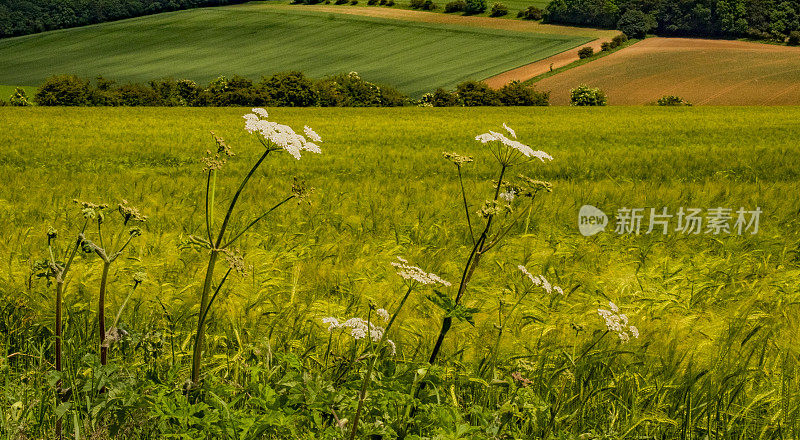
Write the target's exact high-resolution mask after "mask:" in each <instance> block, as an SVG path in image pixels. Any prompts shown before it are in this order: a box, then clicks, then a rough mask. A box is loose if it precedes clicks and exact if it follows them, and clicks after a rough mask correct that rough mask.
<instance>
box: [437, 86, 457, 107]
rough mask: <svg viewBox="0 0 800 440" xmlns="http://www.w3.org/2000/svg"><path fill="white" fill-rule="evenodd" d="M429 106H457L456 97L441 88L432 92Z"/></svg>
mask: <svg viewBox="0 0 800 440" xmlns="http://www.w3.org/2000/svg"><path fill="white" fill-rule="evenodd" d="M431 105H433V106H434V107H453V106H456V105H458V96H456V94H455V93H452V92H450V91H448V90H445V89H443V88H441V87H439V88H438V89H436V90H434V91H433V95H432V96H431Z"/></svg>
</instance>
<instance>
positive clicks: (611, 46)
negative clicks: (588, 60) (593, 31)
mask: <svg viewBox="0 0 800 440" xmlns="http://www.w3.org/2000/svg"><path fill="white" fill-rule="evenodd" d="M615 47H616V46H614V43H612V42H610V41H604V42H603V43H602V44H601V45H600V50H602V51H604V52H608V51H609V50H611V49H614V48H615Z"/></svg>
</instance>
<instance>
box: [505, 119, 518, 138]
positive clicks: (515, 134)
mask: <svg viewBox="0 0 800 440" xmlns="http://www.w3.org/2000/svg"><path fill="white" fill-rule="evenodd" d="M503 128H505V129H506V131H507V132H508V134H510V135H511V137H513V138H514V139H516V138H517V132H516V131H514V130H513V129H512V128H511V127H509V126H508V125H506V123H505V122H503Z"/></svg>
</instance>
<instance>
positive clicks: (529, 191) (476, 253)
mask: <svg viewBox="0 0 800 440" xmlns="http://www.w3.org/2000/svg"><path fill="white" fill-rule="evenodd" d="M503 129H505V131H506V132H507V133H508V136H506V135H505V134H503V133H500V132H496V131H489V132H487V133H483V134H479V135H477V136H476V137H475V140H476V141H478V142H480V143H481V144H483V145H485V146H486V147H487V149H488V150H489V152H490V153H491V154H492V156H494V158H495V160H496V161H497V167H498V177H497V180H496V181H495V182H494V185H493V196H492V197H491V198H490V199H488V200H486V201H485V202H484V203H483V205H482V206H481V208H480V209H479V210H478V212H477V215H478V216H479V217H480V218H482V219H483V229H482V231H481V232H480V235H478V236H477V237H476V235H475V231H474V230H473V225H474V224H476V222H474V221H473V220H472V216H473V215H475V214H473V213H472V210H471V209H470V205H469V201H468V197H467V192H466V190H465V189H464V182H463V179H462V178H461V172H462V170H461V169H462V166H463V165H464V164H467V163H470V162H472V161H473V159H472V158H471V157H467V156H462V155H459V154H456V153H444V156H445V158H446V159H448V160H450V161H452V162H453V163H454V164H455V165H456V168H457V169H458V176H459V185H460V186H461V195H462V202H463V204H464V212H465V217H466V223H467V227H468V229H469V233H470V238H471V241H472V243H473V245H472V250H471V251H470V253H469V256H468V257H467V261H466V263H465V264H464V268H463V271H462V272H461V280H460V281H459V284H458V288H457V290H456V295H455V298H450V297H449V296H446V295H443V294H439V293H437V297H433V298H432V299H434V302H435V303H436V304H437V305H439V306H440V307H442V308H444V310H445V316H444V318H443V319H442V326H441V329H440V330H439V335H438V337H437V339H436V343H435V344H434V346H433V350H432V351H431V355H430V357H429V359H428V362H430V363H431V364H433V363H434V362H436V359H437V358H438V356H439V352H440V350H441V348H442V343H443V342H444V338H445V336H446V335H447V333H448V332H449V331H450V328H451V326H452V323H453V318H454V317H458V318H459V319H460V320H467V321H469V320H470V319H471V313H474V310H471V309H467V308H465V307H464V306H463V304H462V301H463V299H464V294H465V293H466V291H467V286H468V284H469V282H470V280H471V279H472V276H473V274H474V273H475V270H476V269H477V268H478V266H479V264H480V261H481V258H482V257H483V256H484V255H485V254H486V252H488V251H490V250H491V249H492V248H494V247H495V246H497V244H498V243H500V242H501V241H502V240H503V238H505V236H506V235H507V234H508V233H509V232H510V231H511V230H512V229H513V227H514V226H515V225H516V224H517V222H518V220H519V219H520V214H518V213H517V214H515V213H514V211H515V204H517V201H518V200H520V199H521V198H522V197H521V196H528V197H530V198H531V207H532V203H533V198H534V197H535V196H536V194H537V193H538V192H539V191H541V190H547V191H549V190H550V189H551V186H550V185H549V184H547V183H546V182H540V181H536V180H533V179H530V178H528V177H525V176H522V177H521V178H520V179H519V181H510V180H509V179H507V178H506V172H507V171H508V170H509V169H510V168H512V167H516V166H520V165H524V164H527V163H529V162H531V161H533V160H535V159H539V160H540V161H542V162H546V161H549V160H552V159H553V158H552V156H550V155H549V154H547V153H545V152H544V151H539V150H534V149H533V148H531V147H529V146H528V145H525V144H523V143H522V142H519V141H517V140H516V139H517V133H516V132H515V131H514V130H513V129H512V128H511V127H509V126H508V125H506V124H505V123H504V124H503ZM509 136H510V137H509ZM530 209H532V208H530ZM530 209H529V210H528V212H530ZM529 216H530V214H529ZM498 224H499V225H498ZM498 226H499V227H498Z"/></svg>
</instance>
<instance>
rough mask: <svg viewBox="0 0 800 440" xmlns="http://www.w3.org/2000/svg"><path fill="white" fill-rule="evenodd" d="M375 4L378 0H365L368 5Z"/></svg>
mask: <svg viewBox="0 0 800 440" xmlns="http://www.w3.org/2000/svg"><path fill="white" fill-rule="evenodd" d="M377 4H378V0H368V1H367V5H369V6H375V5H377Z"/></svg>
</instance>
